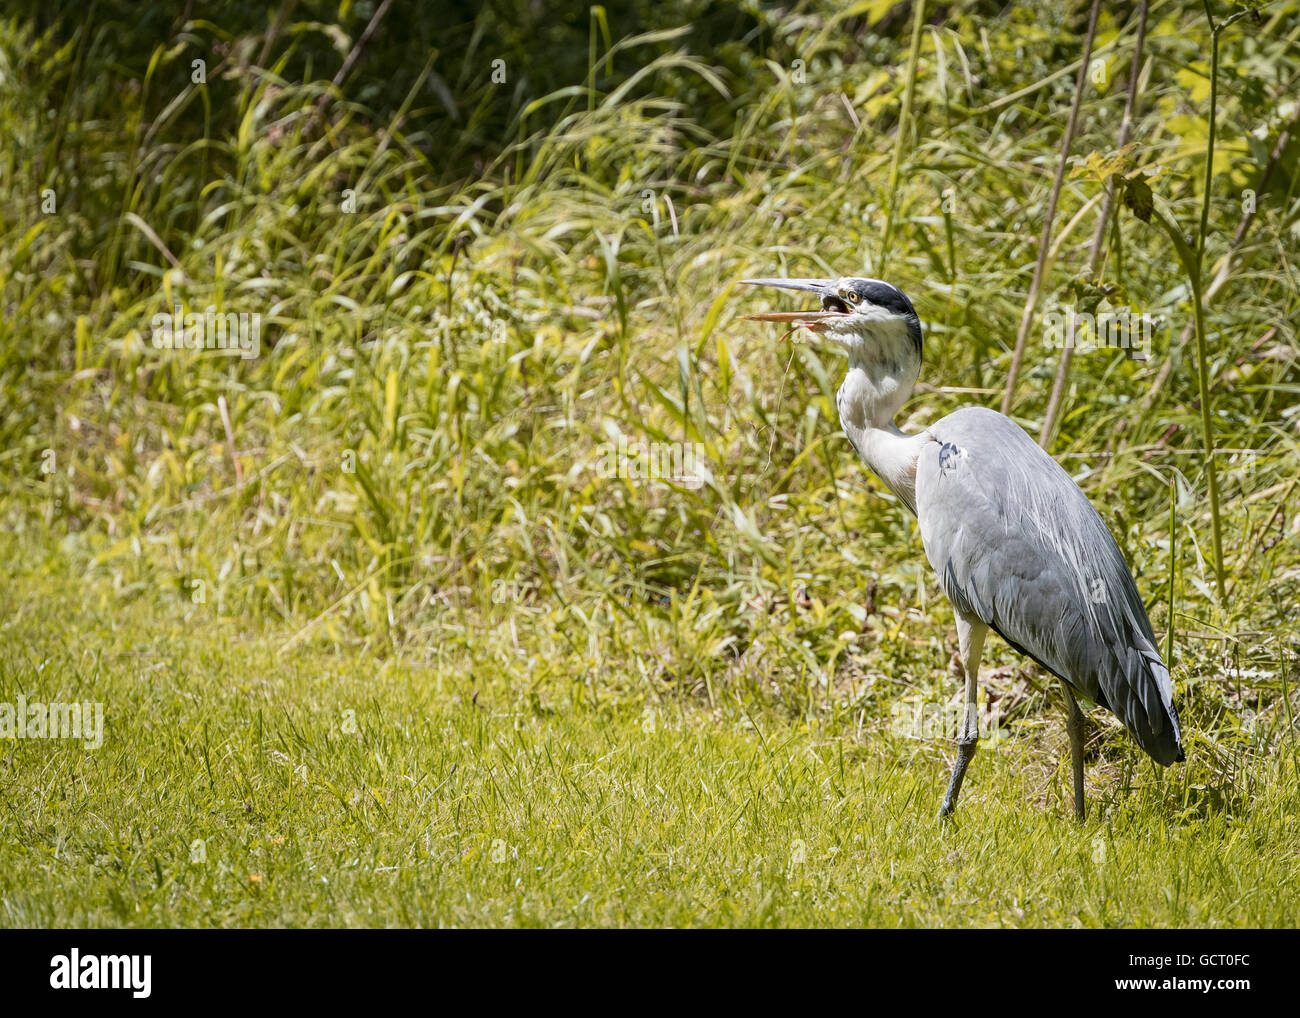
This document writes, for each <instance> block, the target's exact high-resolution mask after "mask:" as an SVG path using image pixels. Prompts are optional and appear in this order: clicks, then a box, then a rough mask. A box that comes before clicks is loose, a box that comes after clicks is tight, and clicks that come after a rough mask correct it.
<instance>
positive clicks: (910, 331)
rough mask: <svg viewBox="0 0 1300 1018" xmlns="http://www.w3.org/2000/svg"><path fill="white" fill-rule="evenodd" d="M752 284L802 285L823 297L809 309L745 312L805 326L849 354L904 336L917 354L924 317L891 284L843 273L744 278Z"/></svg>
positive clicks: (759, 318)
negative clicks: (820, 276)
mask: <svg viewBox="0 0 1300 1018" xmlns="http://www.w3.org/2000/svg"><path fill="white" fill-rule="evenodd" d="M741 282H742V283H749V284H751V285H753V286H776V287H780V288H781V289H783V290H804V291H806V292H808V293H814V294H816V295H817V296H818V297H819V298H820V299H821V307H819V308H816V309H814V310H810V311H769V312H766V313H763V314H756V315H742V316H741V317H742V318H748V319H751V320H752V321H757V322H786V323H788V324H790V325H792V326H794V327H796V328H798V327H801V326H802V327H803V328H806V329H810V330H811V331H813V332H815V333H818V334H820V335H824V336H826V337H827V338H828V339H831V340H834V341H836V342H837V343H839V344H840V345H842V346H844V347H846V348H847V349H848V350H849V351H850V353H853V352H854V351H863V352H866V351H869V350H870V348H871V347H872V346H874V345H876V344H887V345H893V341H896V340H902V341H903V342H904V344H905V345H906V346H909V347H911V348H912V352H914V353H915V354H916V357H917V358H918V359H919V358H920V356H921V320H920V319H919V318H918V317H917V315H916V309H915V308H913V307H912V302H911V301H910V300H908V299H907V297H905V296H904V295H903V291H902V290H900V289H899V288H898V287H896V286H894V285H893V284H892V283H886V282H884V281H882V280H879V279H860V278H858V277H855V276H843V277H841V278H839V279H742V280H741Z"/></svg>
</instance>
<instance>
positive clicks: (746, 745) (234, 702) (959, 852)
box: [0, 568, 1300, 927]
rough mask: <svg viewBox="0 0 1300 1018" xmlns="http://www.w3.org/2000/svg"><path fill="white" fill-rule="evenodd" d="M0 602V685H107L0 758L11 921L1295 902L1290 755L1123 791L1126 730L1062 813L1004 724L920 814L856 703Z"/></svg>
mask: <svg viewBox="0 0 1300 1018" xmlns="http://www.w3.org/2000/svg"><path fill="white" fill-rule="evenodd" d="M0 609H2V611H0V616H2V617H3V619H4V621H3V623H0V630H2V631H0V646H3V648H4V650H3V657H2V658H0V693H2V694H3V695H4V696H5V697H6V698H8V699H9V700H11V701H12V700H13V698H14V697H15V695H16V692H17V691H23V692H24V693H25V695H26V697H27V698H28V700H29V701H31V700H35V699H38V698H40V697H44V698H45V699H46V700H53V699H55V698H56V697H58V698H62V699H64V700H71V699H74V698H75V699H78V700H92V701H93V700H99V701H101V702H103V703H104V704H105V738H104V744H103V746H102V747H101V748H99V749H97V750H87V749H84V748H82V747H80V746H78V745H75V744H73V743H69V742H60V741H56V740H45V741H36V740H29V741H23V742H14V743H10V744H7V745H6V746H5V749H4V756H3V758H2V760H0V793H2V795H0V797H2V798H3V801H4V802H5V803H6V808H5V810H4V811H3V813H2V814H0V817H2V819H0V844H3V845H4V849H3V857H4V865H3V867H0V903H2V909H3V912H2V919H3V923H4V924H5V925H23V926H72V927H76V926H158V925H178V926H254V925H291V926H338V925H349V926H352V925H356V926H391V925H402V926H407V925H421V926H471V925H472V926H479V925H494V926H495V925H506V926H591V925H632V926H659V925H669V926H717V925H723V926H850V925H862V924H868V925H873V926H902V927H914V926H961V925H974V926H1006V927H1036V926H1074V925H1078V926H1086V927H1107V926H1110V927H1114V926H1188V925H1193V926H1209V927H1220V926H1291V925H1294V922H1295V910H1294V902H1295V895H1296V880H1297V877H1296V871H1295V857H1296V853H1297V851H1300V832H1298V831H1297V828H1296V825H1295V824H1294V823H1293V822H1292V820H1293V818H1294V816H1295V814H1296V812H1297V810H1298V809H1300V784H1297V781H1296V757H1295V750H1294V746H1292V747H1291V752H1289V753H1284V754H1279V755H1277V756H1274V757H1272V758H1270V759H1260V760H1254V761H1252V762H1250V763H1248V764H1247V765H1246V766H1245V769H1244V770H1243V771H1242V772H1239V773H1238V774H1237V775H1236V776H1235V780H1234V781H1233V782H1232V783H1231V786H1229V787H1220V788H1195V787H1191V786H1189V785H1187V784H1184V783H1183V781H1184V779H1185V776H1186V775H1190V776H1191V777H1190V779H1189V780H1191V781H1197V780H1198V779H1199V778H1200V777H1201V776H1202V775H1203V773H1204V770H1205V768H1204V764H1203V763H1202V764H1200V765H1198V764H1197V763H1196V762H1195V761H1193V762H1192V763H1190V764H1189V765H1188V766H1187V767H1186V768H1184V769H1183V771H1182V773H1181V774H1180V773H1179V772H1178V771H1174V772H1169V774H1170V777H1169V778H1167V779H1166V780H1164V781H1163V782H1162V781H1161V780H1160V777H1161V776H1160V775H1158V774H1157V773H1156V769H1155V768H1154V766H1152V765H1150V764H1149V763H1144V762H1136V766H1135V767H1134V768H1133V770H1132V772H1131V773H1130V774H1129V775H1128V778H1127V781H1128V787H1120V785H1121V783H1122V782H1123V781H1124V778H1123V777H1121V776H1120V772H1121V769H1122V764H1123V761H1124V760H1125V758H1126V757H1128V756H1129V754H1126V753H1125V752H1123V751H1122V749H1121V750H1120V752H1118V753H1117V754H1115V755H1116V756H1117V757H1118V759H1113V758H1112V759H1110V760H1106V759H1103V760H1101V761H1100V762H1098V761H1094V765H1093V767H1092V770H1091V775H1090V783H1091V786H1092V791H1091V795H1092V797H1093V799H1092V801H1093V806H1094V809H1093V813H1092V816H1091V818H1090V819H1089V821H1088V822H1087V823H1086V824H1084V825H1083V826H1081V827H1077V826H1075V825H1074V824H1073V823H1072V822H1071V821H1070V820H1069V819H1068V817H1069V799H1068V796H1069V793H1068V790H1067V787H1066V786H1067V785H1068V774H1067V773H1066V771H1067V770H1068V764H1066V763H1064V762H1063V760H1064V758H1062V761H1060V762H1058V761H1057V760H1055V759H1053V758H1051V756H1049V754H1057V753H1061V754H1064V752H1065V746H1064V734H1063V730H1062V729H1060V727H1059V725H1058V726H1057V727H1056V728H1055V730H1054V731H1052V732H1050V733H1043V732H1038V733H1037V734H1030V733H1033V732H1034V726H1032V725H1028V726H1025V728H1024V730H1023V731H1021V732H1019V733H1018V734H1009V735H1008V736H1007V737H1005V738H1003V739H1002V740H1001V741H999V742H998V743H997V744H995V745H993V746H988V745H986V746H985V747H983V748H982V749H981V752H980V753H979V754H978V755H977V756H976V759H975V762H974V764H973V765H972V771H971V774H970V776H969V777H968V779H967V786H968V787H967V790H966V794H965V797H964V799H963V802H962V806H961V809H960V812H959V815H958V818H957V820H956V822H954V823H949V824H947V825H943V826H941V825H939V824H938V823H937V821H936V820H935V810H936V807H937V803H938V801H939V797H940V796H941V794H942V790H943V783H944V779H945V777H946V757H947V753H948V743H947V742H946V741H943V740H941V739H939V738H932V739H927V740H917V739H908V738H904V737H901V736H900V735H899V734H898V733H897V732H893V731H891V730H890V726H889V725H888V724H887V723H882V722H881V720H880V719H879V718H866V719H865V720H864V719H863V718H862V716H861V715H860V712H858V711H856V710H854V709H852V705H851V704H846V705H845V706H844V708H843V709H840V710H837V711H833V712H831V713H830V714H829V715H827V716H825V717H819V718H815V719H812V720H810V721H806V722H795V723H792V722H791V720H790V719H789V718H788V717H786V716H783V715H782V714H781V713H780V712H778V711H774V710H772V709H770V708H768V709H764V708H762V707H761V706H760V705H757V704H755V703H754V702H752V701H748V702H747V701H746V700H744V699H742V698H740V697H736V698H734V699H731V700H728V701H726V702H724V703H722V704H720V705H719V706H718V707H717V708H716V709H714V710H705V709H702V708H701V707H700V705H699V704H698V703H696V702H692V701H690V700H689V699H684V698H681V697H675V698H667V699H664V700H662V701H660V702H657V703H652V704H639V703H636V702H634V701H630V700H627V699H624V698H618V697H613V696H609V695H600V696H598V697H597V698H595V699H593V698H592V697H591V695H590V694H589V693H588V692H587V687H586V685H585V684H584V682H583V681H582V676H580V675H574V676H571V677H568V679H567V681H566V680H565V679H560V678H557V679H554V680H551V681H549V682H544V683H541V684H539V685H538V686H536V687H534V688H532V689H528V690H525V689H522V688H520V687H519V686H518V685H516V684H513V683H511V682H508V681H505V680H504V679H503V677H502V673H501V672H500V670H493V669H491V668H481V667H477V666H476V664H475V663H474V662H471V661H465V660H439V659H438V657H437V656H434V657H432V658H430V657H428V656H425V657H423V658H415V657H412V656H407V655H401V656H398V657H396V658H390V659H387V660H377V659H375V658H372V657H367V656H360V657H358V656H355V655H343V654H337V653H331V652H327V651H322V650H319V649H306V648H299V649H296V650H291V651H289V652H285V653H281V648H282V647H283V645H284V643H285V642H286V640H287V638H288V637H289V634H288V632H287V631H286V630H284V629H282V628H279V627H277V626H274V625H270V626H265V627H260V628H257V629H255V630H254V631H253V632H251V633H250V632H249V631H248V629H247V627H246V626H245V625H244V624H243V623H242V622H240V621H238V620H232V619H222V618H219V617H214V616H213V615H212V614H211V613H210V612H207V611H204V610H202V609H200V610H198V611H188V610H177V609H176V606H175V605H159V604H156V603H149V602H146V601H140V602H137V603H136V604H135V605H134V606H132V608H131V609H129V610H127V611H125V612H124V611H122V610H121V609H120V608H119V607H118V602H117V599H116V598H115V596H114V595H113V593H112V591H111V590H107V589H96V588H95V587H89V588H87V587H85V586H83V585H82V584H80V583H79V582H78V581H77V578H76V577H75V576H73V575H72V574H70V573H68V572H66V571H64V572H62V573H59V572H58V571H57V569H55V570H53V575H51V571H50V570H44V571H37V570H35V569H31V568H29V569H27V570H24V572H23V574H22V575H21V576H20V577H19V579H18V582H17V584H16V585H15V586H13V587H9V588H6V590H5V592H4V603H3V604H0ZM1120 738H1123V736H1120ZM1115 745H1122V744H1120V743H1115ZM1111 748H1113V747H1110V746H1109V744H1108V750H1107V752H1105V753H1104V754H1103V756H1110V752H1109V750H1110V749H1111ZM1128 762H1129V764H1133V763H1134V762H1135V761H1133V760H1131V759H1130V760H1129V761H1128ZM1246 788H1250V789H1251V790H1252V793H1251V795H1250V797H1249V798H1247V797H1246V796H1244V795H1243V794H1241V793H1242V790H1244V789H1246ZM198 842H201V843H202V846H201V848H200V847H198V845H197V844H196V843H198Z"/></svg>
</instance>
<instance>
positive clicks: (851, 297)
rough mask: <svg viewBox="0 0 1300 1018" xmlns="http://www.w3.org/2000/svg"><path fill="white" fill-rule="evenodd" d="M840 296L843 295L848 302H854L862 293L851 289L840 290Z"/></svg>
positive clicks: (858, 299) (859, 298) (860, 297)
mask: <svg viewBox="0 0 1300 1018" xmlns="http://www.w3.org/2000/svg"><path fill="white" fill-rule="evenodd" d="M840 296H841V297H843V298H844V299H845V300H846V301H848V302H849V303H850V304H856V303H857V302H858V301H860V300H861V299H862V295H861V294H859V293H857V292H855V291H853V290H841V291H840Z"/></svg>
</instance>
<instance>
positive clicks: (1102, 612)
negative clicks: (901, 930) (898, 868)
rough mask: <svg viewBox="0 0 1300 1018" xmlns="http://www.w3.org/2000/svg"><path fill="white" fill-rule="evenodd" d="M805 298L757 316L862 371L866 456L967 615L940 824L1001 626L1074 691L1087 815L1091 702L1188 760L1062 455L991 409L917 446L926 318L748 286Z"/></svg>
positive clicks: (1088, 508) (1101, 533)
mask: <svg viewBox="0 0 1300 1018" xmlns="http://www.w3.org/2000/svg"><path fill="white" fill-rule="evenodd" d="M741 282H743V283H751V284H755V285H758V286H778V287H782V288H784V289H787V290H805V291H808V292H809V293H814V294H816V295H817V296H818V297H820V298H821V307H820V308H819V309H817V310H814V311H797V312H772V313H768V314H757V315H745V316H744V317H745V318H749V319H753V320H756V321H765V322H785V323H787V324H789V325H791V326H793V327H795V328H799V327H803V328H807V329H809V330H811V331H812V332H814V333H816V334H818V335H819V336H824V337H826V338H827V339H830V340H833V341H834V342H835V343H837V344H838V345H839V347H840V348H841V349H842V350H843V351H844V352H845V353H846V354H847V355H848V359H849V370H848V374H847V375H845V377H844V383H843V384H842V385H841V386H840V389H839V393H838V394H837V396H836V403H837V405H838V407H839V412H840V423H841V424H842V425H843V427H844V433H845V434H846V435H847V436H848V438H849V441H850V442H851V443H853V447H854V448H855V449H857V451H858V454H859V455H860V456H861V457H862V459H863V460H864V461H865V462H866V464H867V466H869V467H870V468H871V469H872V471H873V472H874V473H875V474H876V476H877V477H879V478H880V479H881V481H883V482H884V484H885V486H886V487H888V488H889V490H890V491H892V492H893V493H894V495H896V496H897V497H898V499H899V500H900V501H902V502H903V504H904V505H906V506H907V508H908V509H910V510H911V511H912V512H913V513H914V514H915V515H916V519H917V522H918V523H919V524H920V528H921V540H922V542H923V543H924V545H925V554H926V557H927V558H929V560H930V565H932V566H933V567H934V570H935V572H937V573H938V574H939V582H940V584H941V585H942V587H943V590H944V593H946V594H947V595H948V599H949V600H950V601H951V602H952V605H953V609H954V610H955V612H956V615H957V641H958V645H959V649H960V652H961V664H962V669H963V671H964V674H965V682H966V690H965V708H964V712H963V717H962V723H961V730H960V732H959V734H958V738H957V760H956V763H955V764H954V765H953V769H952V779H951V781H950V782H949V784H948V791H947V794H946V795H944V797H943V805H942V807H941V808H940V810H939V813H940V816H946V815H948V814H950V813H951V812H952V811H953V809H954V808H955V807H956V804H957V796H958V794H959V793H960V792H961V783H962V778H964V777H965V775H966V767H967V765H969V764H970V761H971V757H973V756H974V755H975V747H976V745H977V743H978V739H979V731H978V716H977V713H976V702H975V701H976V693H977V691H978V686H979V664H980V654H981V652H982V651H983V649H984V637H985V636H986V635H987V633H988V631H989V630H990V629H992V630H993V631H994V632H996V633H998V634H999V635H1000V636H1001V637H1002V638H1003V639H1004V640H1006V641H1007V643H1009V644H1010V645H1011V646H1012V647H1014V648H1016V649H1017V650H1019V651H1020V652H1021V653H1023V654H1027V655H1029V656H1030V657H1031V658H1033V659H1034V660H1035V661H1037V662H1038V663H1039V664H1041V665H1042V666H1043V667H1044V668H1046V669H1047V670H1048V671H1049V672H1051V673H1052V674H1054V675H1055V676H1057V678H1059V679H1060V680H1061V684H1062V686H1063V688H1064V689H1065V700H1066V705H1067V707H1068V712H1069V713H1068V716H1067V720H1066V730H1067V732H1068V733H1069V736H1070V756H1071V761H1072V763H1073V767H1074V812H1075V815H1076V816H1077V817H1078V819H1080V820H1082V819H1083V818H1084V798H1083V714H1082V713H1081V712H1080V710H1079V705H1078V703H1077V701H1076V700H1075V696H1076V694H1081V695H1083V696H1084V697H1086V698H1087V699H1089V700H1091V701H1093V702H1094V703H1098V704H1100V705H1101V706H1102V707H1106V708H1108V709H1109V710H1111V711H1112V712H1114V714H1115V715H1116V716H1117V717H1118V718H1119V719H1120V720H1121V721H1123V722H1124V725H1125V727H1126V728H1128V730H1129V731H1130V732H1131V733H1132V734H1133V737H1134V738H1135V739H1136V740H1137V743H1138V745H1139V746H1141V747H1142V748H1143V749H1144V750H1146V752H1147V753H1148V754H1150V756H1151V757H1152V758H1153V759H1154V760H1155V761H1156V762H1157V763H1160V764H1163V765H1166V766H1167V765H1169V764H1172V763H1174V762H1175V761H1178V760H1182V759H1183V746H1182V737H1181V735H1180V734H1179V730H1178V711H1177V709H1176V708H1175V707H1174V697H1173V685H1172V683H1171V682H1170V679H1169V670H1168V668H1166V667H1165V663H1164V661H1163V660H1162V658H1161V657H1160V652H1159V651H1158V650H1157V649H1156V639H1155V635H1154V633H1152V631H1151V622H1150V620H1149V619H1148V618H1147V613H1146V608H1145V607H1144V606H1143V603H1142V598H1141V597H1140V596H1139V595H1138V591H1137V586H1136V585H1135V584H1134V582H1133V576H1132V574H1131V573H1130V572H1129V569H1128V565H1127V564H1126V563H1125V561H1124V556H1123V555H1122V554H1120V550H1119V548H1118V547H1117V546H1116V544H1115V539H1114V538H1113V537H1112V536H1111V534H1110V531H1109V530H1107V529H1106V524H1105V523H1103V522H1102V519H1101V517H1100V516H1098V515H1097V510H1095V509H1094V508H1093V507H1092V504H1091V503H1090V502H1089V501H1088V499H1087V497H1086V496H1085V495H1084V494H1083V492H1082V491H1080V490H1079V487H1078V485H1076V484H1075V483H1074V482H1073V481H1072V480H1071V479H1070V476H1069V475H1068V474H1067V473H1066V472H1065V471H1064V470H1062V469H1061V467H1060V466H1059V465H1058V464H1057V462H1056V461H1055V460H1053V459H1052V457H1051V456H1049V455H1048V454H1047V453H1046V452H1044V451H1043V450H1042V449H1040V448H1039V447H1038V445H1037V443H1035V442H1034V440H1033V439H1032V438H1030V437H1029V436H1028V435H1027V434H1026V433H1025V432H1024V431H1023V430H1022V429H1021V428H1020V427H1019V426H1018V425H1017V424H1015V423H1014V422H1013V421H1011V420H1010V419H1009V418H1007V417H1004V416H1003V415H1002V414H1000V413H997V412H995V411H993V410H987V409H984V408H982V407H970V408H967V409H964V410H958V411H957V412H956V413H952V414H949V415H948V416H947V417H944V418H942V419H941V420H939V421H937V422H935V423H934V424H932V425H930V427H928V428H926V429H925V430H924V431H922V432H920V433H919V434H915V435H907V434H904V433H903V432H902V431H900V430H899V429H898V428H897V427H896V426H895V424H894V416H895V415H896V414H897V413H898V411H899V409H900V408H901V407H902V405H903V403H904V402H905V401H906V400H907V398H908V396H910V395H911V393H912V387H913V386H914V385H915V384H916V379H917V375H918V374H919V372H920V369H921V322H920V320H919V319H918V318H917V315H916V311H915V310H914V309H913V307H912V304H911V302H910V301H909V300H908V299H907V298H906V297H905V296H903V293H902V291H901V290H899V289H898V288H897V287H896V286H892V285H891V284H889V283H885V282H881V281H880V280H878V279H857V278H852V277H846V278H842V279H834V280H829V279H744V280H741Z"/></svg>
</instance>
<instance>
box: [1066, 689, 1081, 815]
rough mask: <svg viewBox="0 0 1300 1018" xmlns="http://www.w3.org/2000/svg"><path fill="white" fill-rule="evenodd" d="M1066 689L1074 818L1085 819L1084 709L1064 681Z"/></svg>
mask: <svg viewBox="0 0 1300 1018" xmlns="http://www.w3.org/2000/svg"><path fill="white" fill-rule="evenodd" d="M1061 688H1062V689H1064V690H1065V703H1066V707H1067V709H1068V712H1067V714H1066V716H1065V730H1066V732H1067V733H1069V736H1070V763H1071V764H1072V765H1073V766H1074V818H1075V819H1076V820H1078V821H1080V822H1082V821H1083V819H1084V815H1085V808H1084V803H1083V711H1081V710H1079V702H1078V701H1077V700H1076V699H1075V698H1074V693H1073V691H1071V689H1070V686H1069V683H1066V682H1062V683H1061Z"/></svg>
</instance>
